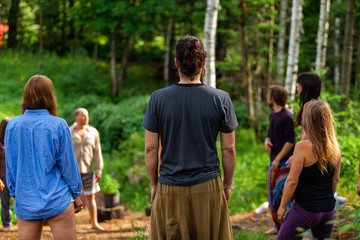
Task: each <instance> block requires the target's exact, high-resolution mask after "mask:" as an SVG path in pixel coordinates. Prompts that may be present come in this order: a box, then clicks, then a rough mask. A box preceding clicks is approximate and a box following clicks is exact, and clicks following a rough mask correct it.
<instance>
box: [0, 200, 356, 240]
mask: <svg viewBox="0 0 360 240" xmlns="http://www.w3.org/2000/svg"><path fill="white" fill-rule="evenodd" d="M96 199H97V203H98V205H99V206H102V205H103V197H102V196H101V195H100V194H99V195H97V198H96ZM345 215H346V213H341V214H340V215H337V216H336V220H337V221H336V222H342V224H344V223H346V221H348V220H344V217H345ZM75 221H76V232H77V239H86V240H92V239H128V238H130V237H132V238H134V237H135V236H136V234H137V233H136V231H140V232H144V230H145V233H148V232H149V226H150V217H146V216H145V210H144V212H131V211H126V212H125V214H124V218H123V219H112V220H108V221H104V222H102V223H100V224H101V225H102V226H103V227H104V228H105V230H106V231H104V232H100V231H96V230H93V229H91V225H90V216H89V212H88V211H87V209H86V208H85V209H84V210H83V211H81V212H80V213H77V214H76V215H75ZM344 221H345V222H344ZM231 222H232V225H233V231H234V234H237V233H239V232H240V231H241V232H259V231H261V232H266V231H267V230H269V229H271V228H272V226H273V223H272V220H271V219H270V218H269V217H268V216H267V215H266V213H262V214H256V213H255V212H254V211H250V212H245V213H241V214H236V215H233V216H231ZM133 229H135V231H133ZM12 230H13V231H11V232H4V231H2V230H0V240H8V239H9V240H12V239H18V238H19V233H18V229H17V226H13V227H12ZM338 230H339V226H335V227H334V231H333V236H332V237H333V239H341V240H350V239H354V234H353V232H352V231H351V230H350V231H347V232H345V233H342V234H341V235H339V232H338ZM139 234H140V233H139ZM41 239H53V237H52V233H51V230H50V227H49V226H44V227H43V233H42V236H41ZM268 239H276V235H269V236H268Z"/></svg>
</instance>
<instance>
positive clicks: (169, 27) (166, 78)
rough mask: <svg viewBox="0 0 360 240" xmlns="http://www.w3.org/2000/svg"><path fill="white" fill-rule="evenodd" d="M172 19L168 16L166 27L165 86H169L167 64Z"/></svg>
mask: <svg viewBox="0 0 360 240" xmlns="http://www.w3.org/2000/svg"><path fill="white" fill-rule="evenodd" d="M173 22H174V21H173V19H172V17H170V19H169V23H168V26H167V29H166V50H165V60H164V82H165V86H169V65H170V52H171V49H170V48H171V46H170V45H171V34H172V28H173Z"/></svg>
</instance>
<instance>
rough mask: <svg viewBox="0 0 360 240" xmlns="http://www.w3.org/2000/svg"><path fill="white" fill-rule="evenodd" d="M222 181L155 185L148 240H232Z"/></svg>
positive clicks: (217, 179) (219, 178)
mask: <svg viewBox="0 0 360 240" xmlns="http://www.w3.org/2000/svg"><path fill="white" fill-rule="evenodd" d="M232 238H233V237H232V229H231V223H230V218H229V212H228V206H227V202H226V198H225V193H224V190H223V184H222V181H221V177H220V176H218V177H216V178H213V179H211V180H209V181H207V182H204V183H200V184H196V185H193V186H186V187H176V186H169V185H166V184H162V183H158V186H157V191H156V196H155V199H154V202H153V208H152V211H151V227H150V240H170V239H171V240H180V239H181V240H195V239H199V240H200V239H204V240H208V239H209V240H211V239H212V240H219V239H221V240H228V239H232Z"/></svg>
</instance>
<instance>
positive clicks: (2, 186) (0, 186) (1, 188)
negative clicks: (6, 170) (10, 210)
mask: <svg viewBox="0 0 360 240" xmlns="http://www.w3.org/2000/svg"><path fill="white" fill-rule="evenodd" d="M4 188H5V184H4V183H3V181H1V179H0V191H2V190H4Z"/></svg>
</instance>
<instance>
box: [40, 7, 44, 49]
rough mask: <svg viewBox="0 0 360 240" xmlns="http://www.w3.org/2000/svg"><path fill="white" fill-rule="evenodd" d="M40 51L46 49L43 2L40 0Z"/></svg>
mask: <svg viewBox="0 0 360 240" xmlns="http://www.w3.org/2000/svg"><path fill="white" fill-rule="evenodd" d="M39 7H40V9H39V11H40V12H39V25H40V26H39V50H40V52H41V51H42V50H43V49H44V44H43V1H42V0H39Z"/></svg>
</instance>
